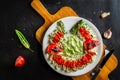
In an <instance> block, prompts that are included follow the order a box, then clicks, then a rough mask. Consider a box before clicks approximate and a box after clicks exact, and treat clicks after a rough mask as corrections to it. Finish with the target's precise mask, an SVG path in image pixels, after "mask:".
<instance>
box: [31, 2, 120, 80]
mask: <svg viewBox="0 0 120 80" xmlns="http://www.w3.org/2000/svg"><path fill="white" fill-rule="evenodd" d="M31 6H32V7H33V9H35V11H37V12H38V13H39V14H40V16H42V17H43V18H44V20H45V22H44V24H43V25H42V26H40V27H39V29H38V30H37V31H36V39H37V41H38V42H39V43H40V44H41V45H42V39H43V36H44V33H45V31H46V30H47V29H48V27H49V26H50V25H51V24H52V23H53V22H55V21H56V20H58V19H60V18H63V17H67V16H78V15H77V14H76V13H75V12H74V10H72V9H71V8H70V7H67V6H65V7H63V8H61V9H60V10H59V11H58V12H57V13H55V14H50V13H49V12H48V11H47V9H46V8H45V7H44V6H43V4H42V3H41V2H40V1H39V0H33V1H32V3H31ZM105 48H106V46H105V45H104V50H105ZM104 50H103V52H104ZM113 64H114V65H113ZM117 65H118V60H117V58H116V57H115V56H114V54H112V56H111V57H110V58H109V60H108V61H107V63H106V64H105V66H104V67H103V68H102V70H101V71H100V73H99V74H98V76H97V78H96V80H109V78H108V75H109V74H110V73H111V71H113V70H114V69H115V68H116V67H117ZM90 72H91V71H90ZM90 72H88V73H87V74H84V75H82V76H76V77H72V79H73V80H90V79H91V76H90Z"/></svg>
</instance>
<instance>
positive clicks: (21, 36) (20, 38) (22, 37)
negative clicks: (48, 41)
mask: <svg viewBox="0 0 120 80" xmlns="http://www.w3.org/2000/svg"><path fill="white" fill-rule="evenodd" d="M15 32H16V35H17V36H18V38H19V40H20V42H21V44H22V45H23V46H24V47H25V48H27V49H29V50H30V51H32V52H34V51H33V50H32V49H31V48H30V44H29V42H28V41H27V39H26V38H25V36H24V35H23V34H22V32H20V31H19V30H17V29H15Z"/></svg>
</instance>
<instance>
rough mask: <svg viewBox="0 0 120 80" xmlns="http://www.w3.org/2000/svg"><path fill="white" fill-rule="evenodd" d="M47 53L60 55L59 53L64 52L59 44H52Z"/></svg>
mask: <svg viewBox="0 0 120 80" xmlns="http://www.w3.org/2000/svg"><path fill="white" fill-rule="evenodd" d="M46 51H47V53H48V54H55V53H58V52H62V51H63V50H62V48H61V47H60V46H58V45H57V44H50V45H48V47H47V50H46Z"/></svg>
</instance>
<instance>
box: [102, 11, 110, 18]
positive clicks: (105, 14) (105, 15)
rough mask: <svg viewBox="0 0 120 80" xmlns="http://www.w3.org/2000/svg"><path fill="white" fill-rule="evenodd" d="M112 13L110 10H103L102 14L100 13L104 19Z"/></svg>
mask: <svg viewBox="0 0 120 80" xmlns="http://www.w3.org/2000/svg"><path fill="white" fill-rule="evenodd" d="M109 15H110V12H103V13H102V14H101V15H100V17H101V18H102V19H104V18H106V17H107V16H109Z"/></svg>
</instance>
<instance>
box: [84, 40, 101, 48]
mask: <svg viewBox="0 0 120 80" xmlns="http://www.w3.org/2000/svg"><path fill="white" fill-rule="evenodd" d="M99 44H100V42H99V41H98V40H86V41H85V42H84V44H83V46H84V49H85V50H91V49H93V48H94V47H96V46H98V45H99Z"/></svg>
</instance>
